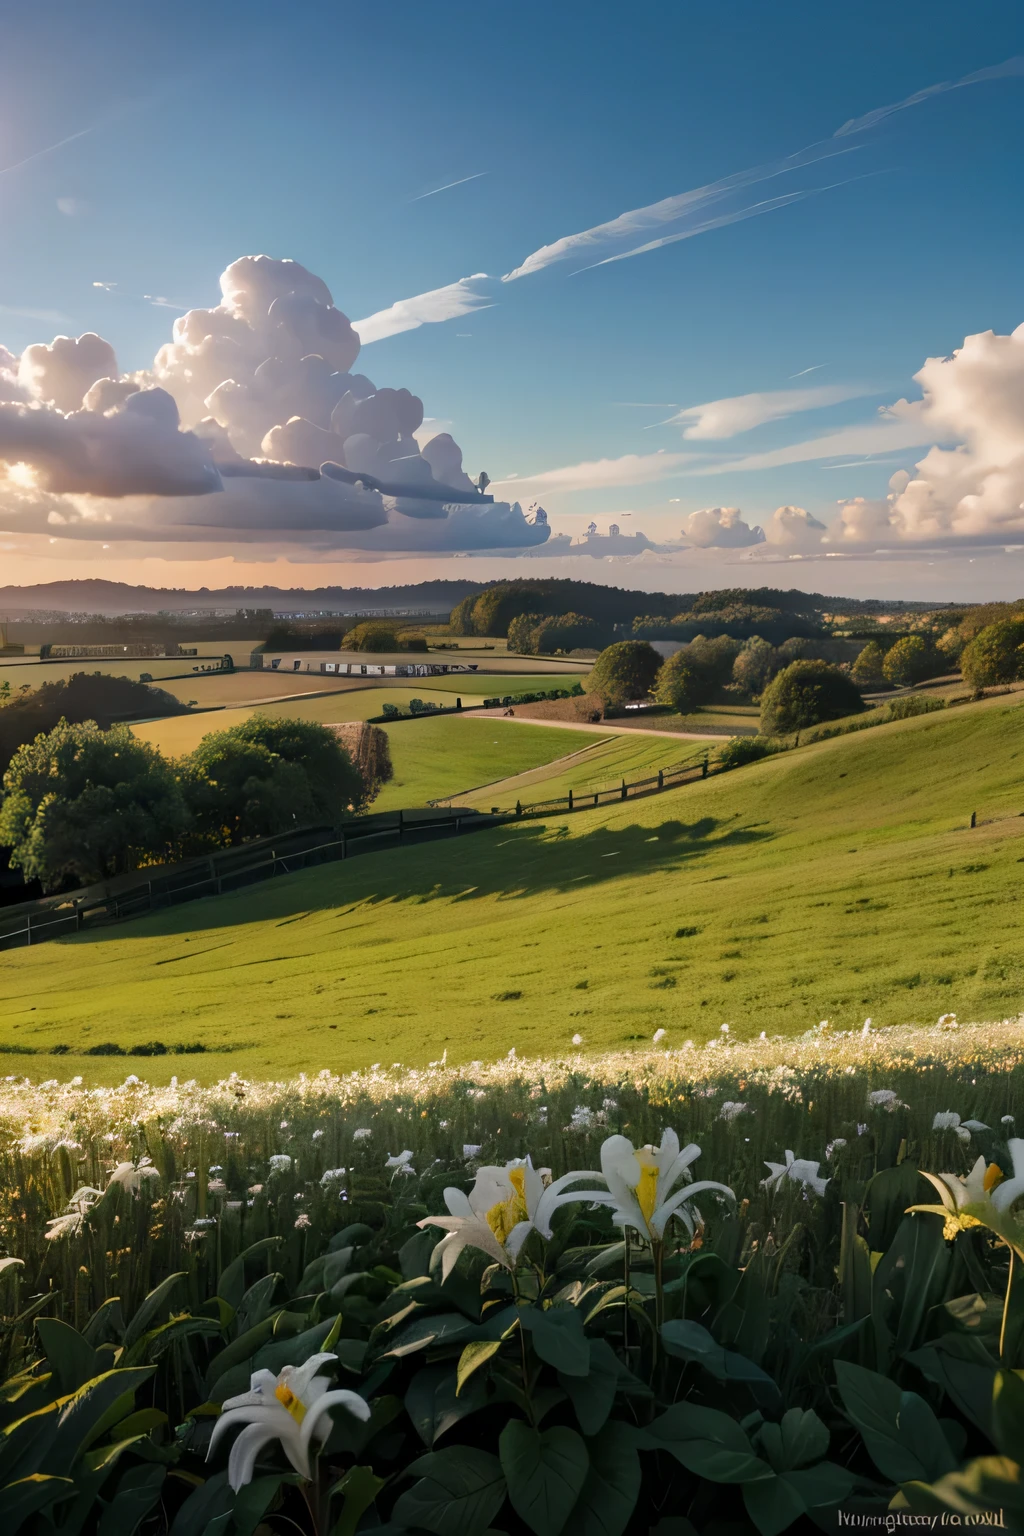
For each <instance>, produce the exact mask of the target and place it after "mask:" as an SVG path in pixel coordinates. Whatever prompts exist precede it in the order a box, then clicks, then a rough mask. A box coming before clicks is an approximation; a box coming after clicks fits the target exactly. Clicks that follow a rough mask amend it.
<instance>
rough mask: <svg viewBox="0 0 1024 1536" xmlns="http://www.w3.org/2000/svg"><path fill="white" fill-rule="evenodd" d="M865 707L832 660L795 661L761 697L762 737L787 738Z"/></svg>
mask: <svg viewBox="0 0 1024 1536" xmlns="http://www.w3.org/2000/svg"><path fill="white" fill-rule="evenodd" d="M863 708H864V705H863V701H862V700H861V696H860V694H859V693H858V692H857V689H856V687H855V686H854V684H853V683H852V682H851V681H850V679H849V678H848V677H847V676H846V673H845V672H840V670H839V668H838V667H836V666H833V665H832V663H831V662H828V661H794V662H791V663H790V665H789V666H788V667H784V668H783V669H782V671H781V672H780V673H779V674H778V676H777V677H775V678H774V679H773V680H772V681H771V682H770V683H769V684H768V687H767V688H766V689H765V691H764V693H763V694H762V695H761V735H762V736H785V735H788V734H789V733H790V732H791V731H801V730H803V729H804V728H805V727H806V726H808V725H817V724H818V723H819V722H820V721H822V720H838V719H840V718H841V717H842V716H843V715H853V714H856V713H858V712H859V711H860V710H862V709H863Z"/></svg>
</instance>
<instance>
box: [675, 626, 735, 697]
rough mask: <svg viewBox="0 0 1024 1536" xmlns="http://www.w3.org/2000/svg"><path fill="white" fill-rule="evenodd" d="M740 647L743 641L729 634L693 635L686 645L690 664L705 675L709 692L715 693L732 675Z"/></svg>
mask: <svg viewBox="0 0 1024 1536" xmlns="http://www.w3.org/2000/svg"><path fill="white" fill-rule="evenodd" d="M742 649H743V641H742V640H736V639H734V638H733V637H732V636H731V635H716V636H715V637H714V639H708V637H707V636H706V635H695V636H694V638H693V639H692V640H691V641H690V643H689V645H688V646H687V647H686V654H687V656H688V658H689V660H690V663H691V665H692V666H694V667H696V668H697V669H698V671H701V672H703V673H704V674H705V676H706V677H707V680H708V687H709V688H710V689H711V692H712V693H717V691H718V689H719V688H723V687H724V686H725V684H726V683H727V682H728V681H729V679H730V678H731V677H732V669H733V666H734V665H735V662H736V657H737V656H738V655H739V653H740V651H741V650H742Z"/></svg>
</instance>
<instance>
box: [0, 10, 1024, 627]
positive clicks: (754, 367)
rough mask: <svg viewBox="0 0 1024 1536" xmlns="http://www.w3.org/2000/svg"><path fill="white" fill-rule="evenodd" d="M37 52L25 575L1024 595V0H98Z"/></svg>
mask: <svg viewBox="0 0 1024 1536" xmlns="http://www.w3.org/2000/svg"><path fill="white" fill-rule="evenodd" d="M56 37H59V38H60V43H61V46H60V47H59V48H55V46H54V39H55V38H56ZM5 55H6V63H7V69H6V71H5V75H6V85H5V91H4V95H3V101H2V103H0V344H2V346H3V347H4V348H6V349H7V350H6V352H5V351H0V572H2V578H3V581H4V582H34V581H45V580H51V579H53V580H55V579H64V578H66V577H68V576H74V575H79V574H87V575H93V576H95V575H107V576H110V577H111V578H112V579H117V580H128V581H145V582H147V583H148V584H150V585H157V586H159V585H176V586H181V585H208V586H213V585H220V584H223V583H225V582H234V581H237V582H252V583H259V582H262V581H271V582H274V583H275V584H279V585H301V584H304V583H314V584H316V585H322V584H324V583H326V582H329V581H339V582H351V581H354V580H358V581H359V582H360V584H371V583H372V584H376V583H379V584H381V585H384V584H387V583H390V582H393V581H406V580H410V579H412V580H415V579H417V577H422V578H424V579H425V578H432V577H435V576H441V575H455V574H465V575H467V576H469V575H472V576H474V577H493V576H508V575H529V574H537V575H541V574H559V575H578V576H580V577H584V578H586V579H590V580H602V581H614V582H616V583H619V584H622V585H630V586H639V585H646V586H651V587H657V588H661V589H665V588H676V589H678V590H693V587H694V585H695V584H696V585H714V584H723V583H726V582H727V583H728V584H730V585H734V584H735V585H740V584H751V585H760V584H764V583H765V582H768V583H770V584H772V585H786V586H789V585H805V586H813V587H814V588H815V589H818V590H832V591H837V592H838V591H843V592H846V593H849V594H850V595H870V594H872V593H875V592H878V593H891V594H893V595H899V594H902V595H906V596H931V595H933V594H934V595H936V596H941V597H949V598H953V597H956V596H959V595H962V596H965V597H975V596H986V595H990V596H1012V595H1019V593H1020V592H1021V591H1024V510H1022V504H1024V330H1022V331H1021V334H1020V336H1015V335H1014V332H1015V330H1016V328H1017V327H1019V326H1021V324H1022V322H1024V292H1022V287H1024V283H1022V267H1021V261H1020V251H1021V248H1022V245H1024V205H1022V200H1021V198H1020V196H1019V194H1018V193H1017V192H1016V191H1015V189H1016V188H1019V187H1020V186H1021V185H1022V184H1024V62H1022V56H1024V15H1022V13H1021V10H1020V7H1019V5H1018V4H1016V3H1011V0H1007V3H1002V4H996V3H986V0H976V3H975V4H974V5H972V6H970V7H965V6H963V5H962V4H953V3H946V0H931V3H927V4H925V3H919V0H903V3H902V4H901V5H899V6H897V7H894V6H892V5H891V3H890V4H885V5H882V4H880V3H876V0H865V3H863V4H861V5H859V6H856V7H843V8H840V7H833V6H821V5H820V4H809V3H803V0H782V3H780V4H779V5H776V6H771V7H767V6H764V5H763V4H760V3H756V0H745V3H723V4H720V5H718V6H715V7H707V6H697V5H694V4H691V3H688V0H671V3H669V0H662V3H658V4H651V3H643V0H640V3H638V4H636V5H633V6H631V7H629V8H627V9H625V10H624V9H623V8H622V7H621V6H617V5H615V6H613V5H611V4H606V3H604V0H588V3H587V4H586V5H584V4H582V3H577V0H567V3H564V4H562V5H559V6H551V5H550V4H545V5H540V4H534V3H532V0H525V3H522V4H520V5H519V6H517V7H515V8H508V7H498V6H491V5H482V6H481V5H480V4H479V3H476V4H473V5H469V4H463V3H449V0H445V3H442V4H441V5H440V6H438V7H435V8H434V9H433V10H432V11H431V12H430V13H429V15H425V14H424V13H423V12H422V10H421V9H420V8H419V7H416V8H414V7H413V6H412V5H409V4H407V3H405V0H393V3H392V4H390V5H389V6H386V7H382V6H380V5H375V4H368V3H366V4H364V3H349V4H346V5H345V6H342V7H339V6H335V5H332V6H328V5H321V4H313V3H303V0H296V3H294V4H293V5H292V6H290V7H289V8H288V9H287V11H282V10H281V9H280V8H270V7H263V6H255V7H254V6H252V5H251V4H247V5H241V4H236V3H234V0H225V3H222V4H221V5H219V6H217V7H213V8H211V7H209V6H208V5H205V6H199V5H197V4H193V3H191V0H182V3H180V4H177V5H176V6H175V7H174V9H173V12H172V11H171V10H170V9H169V8H166V7H152V6H151V7H140V6H138V5H135V4H131V5H129V4H122V3H121V0H105V4H104V5H103V6H102V7H94V8H88V9H84V8H82V7H81V6H78V5H72V4H68V3H66V0H55V3H53V4H51V5H49V6H48V7H46V8H45V10H44V11H41V10H40V9H39V8H38V7H22V8H21V9H20V12H19V13H18V14H17V15H12V16H10V17H8V18H7V20H6V22H5ZM260 254H264V255H266V256H267V257H270V258H273V260H272V261H271V262H269V263H263V264H259V263H253V262H251V261H249V262H248V263H247V262H246V261H245V260H244V258H247V257H248V258H251V257H255V256H257V255H260ZM284 261H291V262H293V263H298V264H301V265H300V266H299V267H284V266H281V265H280V263H282V262H284ZM221 274H225V275H226V276H225V282H226V286H225V282H222V279H221ZM317 280H319V281H317ZM272 305H273V306H274V308H273V310H271V306H272ZM332 305H333V306H334V307H335V308H333V309H332ZM190 311H192V312H193V314H192V315H191V316H190V317H189V319H188V320H185V318H184V317H185V316H186V315H187V314H188V312H190ZM336 311H341V312H342V314H341V316H340V317H339V316H338V315H337V313H336ZM211 313H212V318H211ZM346 317H347V318H346ZM176 321H177V322H178V323H179V331H181V328H182V327H184V331H183V332H182V333H181V334H179V336H178V337H177V338H176V339H174V340H172V326H173V325H174V324H175V322H176ZM348 322H352V323H353V324H352V325H351V326H350V325H349V323H348ZM89 333H95V335H96V336H97V337H99V338H102V342H92V341H89V342H87V343H85V344H81V343H80V344H79V345H78V346H77V347H71V346H70V344H69V343H63V344H59V345H58V346H57V347H56V348H53V347H52V345H50V346H49V347H48V344H52V343H53V342H54V339H55V338H56V337H58V336H64V337H68V338H77V337H80V336H83V335H88V334H89ZM103 343H106V344H107V345H106V346H104V345H103ZM311 357H316V358H317V359H323V361H322V362H319V363H317V364H315V365H314V364H313V363H311V362H310V361H309V359H310V358H311ZM944 360H948V361H944ZM5 379H6V381H7V386H6V388H4V387H3V386H4V380H5ZM103 379H105V380H107V381H108V382H107V383H106V384H105V385H102V386H101V385H99V384H98V382H97V381H99V380H103ZM227 381H233V383H231V385H230V386H229V387H225V386H226V384H227ZM215 390H216V394H215V393H214V391H215ZM382 391H383V393H381V392H382ZM388 391H398V392H400V393H399V394H394V395H393V394H389V393H388ZM401 392H406V393H401ZM342 395H344V398H343V399H342ZM419 402H422V414H420V407H419ZM293 418H299V421H298V425H296V423H295V421H294V420H293ZM431 441H433V445H434V446H433V447H431V446H430V445H431ZM460 450H461V456H460ZM325 462H326V463H328V464H335V465H340V466H341V469H342V474H341V476H340V477H339V476H338V475H337V474H334V475H333V476H332V474H331V473H328V472H324V473H320V472H319V465H320V464H321V463H325ZM288 464H291V465H298V466H301V469H300V470H292V471H285V470H281V469H280V468H279V466H280V465H288ZM482 470H483V471H486V473H487V474H488V476H489V477H490V480H491V481H492V482H493V483H492V484H491V486H490V487H489V494H491V495H492V496H493V502H491V503H481V504H477V503H478V493H477V492H476V490H475V489H474V488H473V486H472V485H471V484H470V480H469V479H468V478H467V473H468V475H469V476H471V477H473V479H475V478H476V477H477V476H478V474H479V472H480V471H482ZM346 473H347V476H348V478H347V479H346V478H345V475H346ZM360 474H367V475H371V476H373V477H374V479H375V482H376V483H377V484H379V485H383V486H385V487H390V489H389V490H388V489H385V490H377V489H375V488H374V487H373V486H370V487H369V488H367V487H366V482H365V481H364V482H361V483H360V484H359V485H353V484H352V481H353V479H354V478H356V477H358V476H359V475H360ZM436 486H441V487H444V488H447V490H449V491H450V492H451V500H450V501H445V500H443V496H441V495H439V494H438V493H437V492H436ZM424 487H427V488H428V490H429V488H432V487H433V488H435V495H434V498H433V499H431V498H430V497H429V495H428V496H427V497H424V496H423V495H422V492H423V490H424ZM403 491H404V494H403ZM417 492H420V493H421V494H416V493H417ZM459 493H461V495H462V496H463V498H464V499H463V500H462V501H459V500H458V495H459ZM538 505H539V506H541V507H543V509H544V511H545V513H546V518H547V521H546V523H545V522H544V520H543V518H539V517H538V513H537V507H538ZM591 524H595V525H596V527H597V530H598V535H599V536H598V538H597V539H593V538H591V539H590V540H589V541H587V540H586V537H585V532H586V529H587V528H588V527H589V526H590V525H591ZM611 525H615V526H617V527H618V528H619V529H620V534H619V536H618V537H617V538H616V537H611V536H609V534H608V529H609V527H610V526H611ZM638 535H643V539H642V540H641V539H639V538H638V537H636V536H638ZM805 564H807V565H809V566H810V567H812V569H810V570H804V569H803V565H805ZM794 565H799V569H798V570H797V572H796V573H795V574H794V571H793V569H792V567H793V566H794ZM782 566H789V567H790V569H789V570H786V571H783V570H781V567H782Z"/></svg>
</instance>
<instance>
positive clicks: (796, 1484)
mask: <svg viewBox="0 0 1024 1536" xmlns="http://www.w3.org/2000/svg"><path fill="white" fill-rule="evenodd" d="M785 1478H786V1481H787V1482H788V1483H789V1484H790V1486H791V1487H793V1488H795V1489H796V1491H797V1493H799V1495H800V1497H801V1498H802V1499H803V1501H804V1503H805V1504H806V1506H807V1508H808V1509H809V1510H813V1509H822V1508H828V1507H829V1506H830V1505H832V1504H841V1503H842V1501H843V1499H848V1498H849V1497H850V1494H851V1493H852V1492H853V1489H854V1486H855V1484H856V1482H857V1479H856V1478H855V1477H854V1475H853V1473H852V1472H849V1471H847V1469H846V1467H839V1466H837V1465H836V1463H835V1462H834V1461H819V1463H818V1465H817V1466H816V1467H798V1468H796V1469H795V1470H793V1471H790V1472H787V1473H785Z"/></svg>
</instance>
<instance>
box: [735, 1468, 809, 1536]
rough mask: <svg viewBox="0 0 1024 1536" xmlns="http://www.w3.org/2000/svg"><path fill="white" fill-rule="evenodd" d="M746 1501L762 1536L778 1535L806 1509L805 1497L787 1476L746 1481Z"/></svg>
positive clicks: (744, 1491)
mask: <svg viewBox="0 0 1024 1536" xmlns="http://www.w3.org/2000/svg"><path fill="white" fill-rule="evenodd" d="M743 1503H744V1505H745V1507H746V1511H747V1514H748V1515H749V1516H750V1518H751V1520H753V1522H754V1524H755V1525H756V1526H757V1529H758V1530H759V1531H760V1533H761V1536H778V1533H779V1532H780V1531H784V1530H787V1529H788V1527H789V1526H791V1525H792V1524H793V1522H794V1520H799V1519H800V1516H801V1515H803V1514H804V1513H805V1509H804V1501H803V1499H802V1498H801V1497H800V1495H799V1494H798V1493H797V1491H796V1489H795V1488H794V1487H793V1486H792V1484H791V1483H790V1482H789V1481H788V1479H786V1478H785V1477H766V1478H761V1479H759V1480H758V1481H757V1482H752V1483H744V1484H743Z"/></svg>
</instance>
